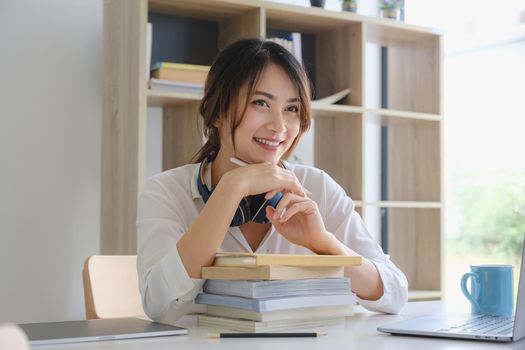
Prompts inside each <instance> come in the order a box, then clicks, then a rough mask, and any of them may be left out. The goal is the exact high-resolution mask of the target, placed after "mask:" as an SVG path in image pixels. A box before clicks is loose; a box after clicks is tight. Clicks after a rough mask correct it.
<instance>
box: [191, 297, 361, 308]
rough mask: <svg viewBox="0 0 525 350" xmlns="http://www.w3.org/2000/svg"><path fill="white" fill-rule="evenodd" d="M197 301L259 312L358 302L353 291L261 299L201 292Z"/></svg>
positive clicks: (198, 302) (197, 302)
mask: <svg viewBox="0 0 525 350" xmlns="http://www.w3.org/2000/svg"><path fill="white" fill-rule="evenodd" d="M195 303H196V304H205V305H217V306H227V307H232V308H238V309H243V310H250V311H257V312H268V311H277V310H289V309H297V308H304V307H318V306H335V305H353V304H355V303H356V297H355V294H353V293H352V292H348V293H347V294H337V295H307V296H289V297H278V298H261V299H249V298H241V297H236V296H232V295H220V294H209V293H199V294H198V295H197V297H196V298H195Z"/></svg>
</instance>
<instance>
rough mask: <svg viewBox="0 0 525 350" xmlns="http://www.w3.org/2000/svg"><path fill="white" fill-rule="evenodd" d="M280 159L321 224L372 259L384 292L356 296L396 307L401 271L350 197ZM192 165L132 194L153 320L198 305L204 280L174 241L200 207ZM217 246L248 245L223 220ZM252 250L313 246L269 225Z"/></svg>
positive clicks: (172, 317)
mask: <svg viewBox="0 0 525 350" xmlns="http://www.w3.org/2000/svg"><path fill="white" fill-rule="evenodd" d="M286 166H287V168H288V169H290V170H292V171H293V172H294V174H295V175H296V177H297V178H298V179H299V182H300V183H301V184H302V185H303V187H304V188H306V189H307V190H309V191H310V192H311V194H309V195H308V196H309V198H311V199H312V200H314V201H315V202H316V203H317V205H318V208H319V211H320V213H321V216H322V217H323V220H324V223H325V227H326V229H327V230H328V231H329V232H332V233H333V234H334V235H335V236H336V237H337V239H339V241H341V242H342V243H343V244H345V245H346V246H348V247H350V248H351V249H353V250H354V251H355V252H357V253H358V254H360V255H361V256H363V257H365V258H367V259H369V260H370V261H371V262H372V263H374V264H375V265H376V266H377V269H378V271H379V274H380V276H381V279H382V281H383V289H384V294H383V296H382V297H381V298H380V299H378V300H375V301H369V300H362V299H359V298H358V302H359V303H360V304H361V305H362V306H364V307H365V308H367V309H369V310H373V311H379V312H386V313H398V312H399V311H400V310H401V309H402V307H403V306H404V305H405V303H406V302H407V295H408V283H407V279H406V277H405V275H404V274H403V272H401V270H399V269H398V268H397V267H396V266H395V265H394V264H393V263H392V261H390V258H389V256H388V255H385V254H384V253H383V250H382V249H381V247H380V246H379V245H378V244H377V243H376V242H375V240H374V239H373V238H372V236H371V235H370V234H369V233H368V231H367V230H366V228H365V226H364V224H363V221H362V219H361V217H360V216H359V214H358V213H357V212H356V211H355V210H354V209H355V206H354V203H353V201H352V199H350V197H348V196H347V195H346V193H345V191H344V190H343V188H341V186H339V185H338V184H337V183H336V182H335V181H334V180H333V179H332V178H331V177H330V176H329V175H328V174H326V173H325V172H324V171H322V170H320V169H316V168H313V167H308V166H304V165H297V164H290V163H286ZM198 167H199V164H188V165H185V166H181V167H179V168H176V169H171V170H168V171H165V172H163V173H160V174H158V175H155V176H153V177H152V178H150V179H148V181H147V182H146V184H145V185H144V188H143V190H142V193H141V195H140V198H139V205H138V218H137V227H138V259H137V269H138V275H139V286H140V292H141V294H142V303H143V306H144V311H145V312H146V314H147V315H148V316H149V317H150V318H151V319H153V320H156V321H159V322H164V323H173V322H175V321H176V320H178V319H179V318H180V317H182V316H183V315H184V314H187V313H192V312H203V311H204V310H205V309H204V308H203V307H202V305H195V304H194V302H193V301H194V299H195V297H196V295H197V294H198V293H199V292H200V290H201V288H202V285H203V283H204V280H203V279H194V278H191V277H189V275H188V273H187V272H186V269H185V267H184V265H183V263H182V260H181V258H180V256H179V252H178V251H177V246H176V243H177V241H178V240H179V239H180V238H181V237H182V236H183V235H184V234H185V232H186V231H187V230H188V229H189V228H190V226H191V225H192V223H193V221H194V220H195V219H196V218H197V216H198V215H199V212H200V211H201V210H202V208H203V207H204V201H203V200H202V197H201V195H200V193H199V191H198V189H197V185H196V181H195V180H196V172H197V171H198ZM210 168H211V166H208V169H210ZM210 179H211V171H210V170H207V171H206V173H205V181H206V182H207V184H208V185H209V182H210ZM208 188H211V187H208ZM219 252H252V249H251V248H250V245H249V244H248V242H247V241H246V239H245V238H244V236H243V234H242V232H241V230H240V229H239V228H238V227H230V228H229V229H228V233H227V234H226V236H225V237H224V241H223V242H222V245H221V246H220V248H219ZM255 253H275V254H314V253H313V252H312V251H310V250H309V249H306V248H304V247H301V246H298V245H295V244H292V243H290V242H289V241H287V240H286V239H285V238H284V237H283V236H282V235H280V234H279V233H278V232H277V231H276V230H275V228H274V227H273V226H272V228H271V229H270V230H269V232H268V233H267V234H266V236H265V237H264V239H263V240H262V242H261V244H260V245H259V247H258V248H257V250H256V251H255Z"/></svg>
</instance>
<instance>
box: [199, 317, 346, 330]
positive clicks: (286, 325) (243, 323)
mask: <svg viewBox="0 0 525 350" xmlns="http://www.w3.org/2000/svg"><path fill="white" fill-rule="evenodd" d="M343 321H344V317H329V318H326V319H300V320H277V321H267V322H257V321H252V320H246V319H239V318H229V317H217V316H210V315H199V316H198V322H199V325H200V326H208V327H215V328H226V329H231V330H235V331H239V332H251V333H261V332H278V331H286V330H292V329H298V328H305V327H309V328H311V327H324V326H329V325H334V324H338V323H341V322H343Z"/></svg>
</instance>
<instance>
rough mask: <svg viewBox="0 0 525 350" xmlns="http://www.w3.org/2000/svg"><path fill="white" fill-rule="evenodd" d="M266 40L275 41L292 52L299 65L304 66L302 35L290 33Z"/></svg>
mask: <svg viewBox="0 0 525 350" xmlns="http://www.w3.org/2000/svg"><path fill="white" fill-rule="evenodd" d="M266 40H269V41H273V42H275V43H277V44H279V45H281V46H283V47H284V48H286V49H287V50H288V51H290V52H291V53H292V54H293V55H294V57H295V59H296V60H297V61H299V63H301V64H303V54H302V43H301V33H296V32H294V33H288V34H286V35H283V36H282V37H272V38H267V39H266Z"/></svg>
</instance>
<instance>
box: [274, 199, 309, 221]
mask: <svg viewBox="0 0 525 350" xmlns="http://www.w3.org/2000/svg"><path fill="white" fill-rule="evenodd" d="M312 210H314V205H313V202H312V201H309V200H308V201H303V202H299V203H295V204H293V205H291V206H290V207H289V208H287V209H286V211H284V212H283V214H282V215H281V217H280V218H279V222H280V223H281V224H283V223H285V222H286V221H288V219H290V218H291V217H292V216H294V215H295V214H297V213H300V212H303V213H310V212H311V211H312Z"/></svg>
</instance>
